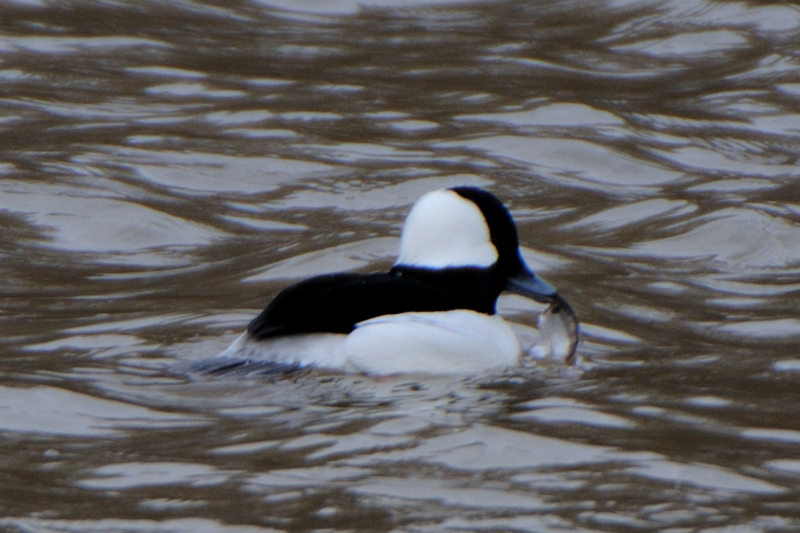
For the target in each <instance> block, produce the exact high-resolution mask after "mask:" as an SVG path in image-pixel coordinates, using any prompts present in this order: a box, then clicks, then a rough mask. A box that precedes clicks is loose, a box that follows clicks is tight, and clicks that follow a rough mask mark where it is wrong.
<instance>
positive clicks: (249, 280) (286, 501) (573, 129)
mask: <svg viewBox="0 0 800 533" xmlns="http://www.w3.org/2000/svg"><path fill="white" fill-rule="evenodd" d="M798 50H800V11H799V10H798V9H796V8H795V7H793V6H792V5H790V4H789V3H781V2H774V3H770V2H745V1H730V2H714V1H708V0H673V1H647V0H642V1H631V0H616V1H614V0H609V1H600V2H582V1H580V2H579V1H569V0H558V1H548V0H540V1H531V2H521V1H498V2H480V1H476V2H463V3H462V2H457V1H439V2H435V1H431V2H426V1H424V0H422V1H419V2H401V1H400V0H396V1H393V0H385V1H384V0H375V1H372V0H365V1H364V2H356V1H355V0H331V1H325V2H322V1H320V2H316V1H311V0H300V1H297V2H293V1H291V0H250V1H235V2H218V3H216V4H214V3H209V2H202V1H197V2H192V1H188V0H187V1H178V0H175V1H168V2H162V1H150V2H148V1H130V2H125V1H122V2H112V1H108V2H105V1H96V2H90V1H86V2H80V1H72V2H56V1H53V2H49V1H47V0H13V1H10V2H5V3H3V4H2V5H0V222H1V223H2V227H3V232H2V239H0V246H1V248H0V273H1V274H2V275H1V276H0V293H2V308H1V309H0V331H1V332H2V336H1V337H0V350H1V353H2V358H0V372H1V373H0V376H2V378H1V381H0V465H1V466H0V516H1V517H2V518H0V529H2V530H4V531H11V532H48V533H50V532H98V533H110V532H119V531H125V532H169V533H173V532H176V533H183V532H197V531H202V532H222V531H224V532H236V533H240V532H241V533H244V532H247V533H256V532H269V531H307V530H316V531H398V532H399V531H408V532H425V531H431V532H441V531H530V532H537V533H542V532H543V533H550V532H565V531H570V532H571V531H577V532H595V531H621V532H628V531H664V532H668V533H693V532H702V533H751V532H784V531H786V532H791V531H798V530H800V419H798V415H797V413H798V406H799V405H800V387H798V383H799V382H800V354H798V352H797V348H796V347H797V346H798V343H799V342H800V319H799V318H798V317H797V312H798V304H797V301H798V300H797V294H798V291H800V188H799V187H798V185H797V183H796V180H797V179H798V178H800V170H799V169H800V167H798V165H797V159H798V156H799V155H800V111H798V109H800V52H798ZM458 184H468V185H479V186H483V187H486V188H488V189H490V190H492V191H493V192H495V193H496V194H497V195H498V196H500V197H501V198H503V199H504V200H505V201H506V202H507V203H508V204H509V206H510V207H511V209H512V212H513V214H514V216H515V218H516V219H517V221H518V223H519V226H520V234H521V240H522V243H523V245H524V247H525V248H524V252H525V255H526V258H527V259H528V261H529V263H531V264H532V265H534V266H535V267H536V268H537V270H538V271H539V272H540V273H542V274H543V275H544V276H545V277H546V278H547V279H548V280H550V281H551V282H553V283H554V284H555V285H556V286H558V287H559V289H560V290H561V292H562V294H564V296H565V297H566V298H567V299H568V300H569V301H570V302H571V303H572V305H573V306H574V307H575V309H576V310H577V312H578V314H579V315H580V317H581V319H582V322H583V331H584V339H583V342H582V344H581V346H580V355H581V359H582V361H581V363H580V365H578V366H577V367H575V368H564V367H560V366H558V365H554V364H549V365H541V364H540V365H536V364H526V365H525V367H524V368H521V369H519V370H518V371H515V372H510V373H508V374H506V375H502V376H476V377H475V378H471V379H466V380H459V379H448V378H437V379H420V378H413V379H411V378H393V379H384V380H380V381H375V380H371V379H368V378H362V377H359V376H341V375H324V374H320V373H315V372H308V373H305V374H301V375H296V376H294V377H292V379H284V380H276V379H267V378H266V377H250V378H236V377H217V378H213V379H210V378H209V379H207V378H202V377H197V376H193V375H190V374H186V373H183V372H181V371H180V370H179V369H180V368H181V365H185V364H187V362H190V361H193V360H197V359H202V358H205V357H209V356H211V355H213V354H215V353H217V352H218V351H220V350H221V349H223V348H224V347H225V346H226V345H227V344H228V343H229V342H230V341H231V340H232V339H233V338H234V337H235V335H236V334H237V333H238V332H239V331H241V330H242V328H243V327H244V326H245V324H246V323H247V321H248V320H249V319H250V318H251V317H252V316H253V315H254V314H255V313H256V312H257V311H258V310H259V309H260V308H261V307H262V306H263V305H264V304H265V303H266V302H267V301H268V300H269V298H271V297H272V296H273V295H274V294H276V292H277V291H278V290H279V289H280V288H281V287H284V286H286V285H287V284H289V283H291V282H292V281H295V280H297V279H301V278H303V277H306V276H309V275H313V274H317V273H322V272H330V271H338V270H354V271H364V272H365V271H370V270H378V269H384V268H386V267H387V266H389V265H390V264H391V263H392V261H393V257H394V253H395V248H396V246H397V243H398V240H397V236H398V234H399V228H400V224H401V223H402V220H403V218H404V216H405V214H406V213H407V211H408V209H409V207H410V205H411V204H412V203H413V202H414V200H415V199H417V198H418V197H419V196H420V195H422V194H423V193H424V192H427V191H428V190H431V189H434V188H439V187H447V186H453V185H458ZM500 308H501V311H502V312H503V314H505V315H507V316H509V317H510V318H512V319H514V320H517V321H518V322H520V323H523V324H528V325H532V324H534V323H535V315H536V313H537V312H538V309H537V308H536V307H534V306H533V305H531V304H529V303H528V302H526V301H524V300H522V299H518V298H516V299H515V298H512V297H503V298H502V299H501V305H500Z"/></svg>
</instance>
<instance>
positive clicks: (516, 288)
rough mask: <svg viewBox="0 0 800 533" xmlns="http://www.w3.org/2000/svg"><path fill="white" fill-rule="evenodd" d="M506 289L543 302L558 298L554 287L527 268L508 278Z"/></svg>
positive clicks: (550, 301)
mask: <svg viewBox="0 0 800 533" xmlns="http://www.w3.org/2000/svg"><path fill="white" fill-rule="evenodd" d="M506 290H507V291H509V292H513V293H514V294H519V295H520V296H525V297H526V298H531V299H533V300H536V301H537V302H541V303H543V304H549V303H552V302H553V301H554V300H555V299H556V298H559V296H558V291H557V290H556V288H555V287H553V286H552V285H550V284H549V283H547V282H546V281H545V280H543V279H542V278H540V277H539V276H537V275H536V274H534V273H533V272H531V271H530V270H528V269H523V270H521V271H520V272H519V273H517V274H515V275H514V276H511V277H510V278H508V282H507V283H506Z"/></svg>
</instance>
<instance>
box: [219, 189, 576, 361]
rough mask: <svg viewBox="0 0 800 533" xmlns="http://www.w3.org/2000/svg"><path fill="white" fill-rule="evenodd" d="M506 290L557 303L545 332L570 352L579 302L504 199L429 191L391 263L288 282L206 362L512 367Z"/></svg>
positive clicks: (517, 352) (545, 318) (476, 192)
mask: <svg viewBox="0 0 800 533" xmlns="http://www.w3.org/2000/svg"><path fill="white" fill-rule="evenodd" d="M504 291H508V292H510V293H514V294H517V295H520V296H523V297H525V298H529V299H532V300H535V301H536V302H540V303H544V304H549V305H550V307H548V310H547V311H546V312H545V313H543V314H542V316H541V317H540V321H539V323H540V329H542V330H543V332H545V333H547V331H553V330H555V333H554V334H552V335H551V337H552V339H550V340H551V341H553V342H551V343H550V344H552V345H553V346H556V347H557V349H558V350H560V351H561V352H563V353H560V355H559V357H561V358H562V359H564V360H569V359H570V358H571V357H572V356H573V354H574V351H575V346H576V344H577V337H578V331H577V329H578V325H577V319H576V318H575V314H574V311H573V310H572V308H571V307H570V306H569V304H568V303H567V302H566V300H564V299H563V298H562V297H561V296H560V295H559V293H558V291H557V290H556V288H555V287H554V286H553V285H551V284H550V283H548V282H547V281H545V280H544V279H542V278H541V277H540V276H538V275H537V274H536V273H534V271H533V270H532V269H531V268H529V267H528V265H526V263H525V261H524V260H523V258H522V254H521V253H520V249H519V238H518V232H517V227H516V224H515V222H514V220H513V218H512V216H511V214H510V212H509V210H508V209H507V208H506V206H505V205H504V204H503V203H502V202H501V201H500V200H499V199H498V198H497V197H496V196H495V195H494V194H492V193H490V192H489V191H487V190H485V189H482V188H478V187H471V186H460V187H452V188H448V189H439V190H434V191H431V192H428V193H427V194H425V195H423V196H422V197H421V198H420V199H419V200H417V202H416V203H415V204H414V205H413V207H412V208H411V211H410V212H409V214H408V216H407V218H406V219H405V222H404V224H403V227H402V232H401V237H400V250H399V254H398V257H397V261H396V262H395V263H394V265H393V266H392V267H391V269H390V270H389V271H388V272H380V273H352V272H345V273H334V274H324V275H318V276H314V277H311V278H309V279H306V280H304V281H300V282H298V283H296V284H294V285H291V286H289V287H286V288H285V289H283V290H281V291H280V292H279V293H278V294H277V295H276V296H275V297H274V298H273V299H272V300H271V301H270V302H269V303H268V304H267V306H266V307H265V308H264V310H263V311H261V313H260V314H258V316H256V317H255V318H254V319H253V320H252V321H251V322H250V323H249V324H248V326H247V329H246V330H245V331H244V332H243V333H242V334H241V335H240V336H239V337H238V338H236V339H235V340H234V341H233V343H232V344H231V345H230V346H229V347H228V348H227V349H226V350H225V351H223V352H222V353H220V354H218V355H217V356H216V357H214V358H213V360H212V364H211V365H210V366H209V365H206V368H213V369H215V370H224V369H234V368H235V369H242V368H245V369H246V368H249V367H253V368H256V367H257V368H271V369H273V370H277V371H285V370H289V369H298V368H316V369H320V370H323V371H335V372H347V373H360V374H365V375H372V376H391V375H397V374H434V375H442V374H461V375H463V374H469V375H474V374H477V373H485V372H490V371H496V370H502V369H505V368H509V367H514V366H516V365H519V363H520V359H521V357H522V354H523V349H522V348H521V346H520V341H519V339H518V338H517V336H516V334H515V333H514V330H513V329H512V327H511V326H510V324H509V323H508V322H507V321H506V320H504V319H503V318H502V317H501V316H499V315H498V314H497V312H496V307H497V299H498V297H499V296H500V294H501V293H503V292H504ZM553 316H559V317H560V320H553V319H552V317H553ZM553 324H556V326H553ZM542 325H544V326H545V327H542ZM550 344H548V346H549V345H550Z"/></svg>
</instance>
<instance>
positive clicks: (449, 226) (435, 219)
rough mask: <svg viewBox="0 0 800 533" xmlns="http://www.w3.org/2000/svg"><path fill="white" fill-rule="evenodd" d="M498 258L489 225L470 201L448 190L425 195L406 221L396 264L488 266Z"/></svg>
mask: <svg viewBox="0 0 800 533" xmlns="http://www.w3.org/2000/svg"><path fill="white" fill-rule="evenodd" d="M497 258H498V254H497V249H496V248H495V247H494V244H492V239H491V236H490V233H489V226H488V224H487V223H486V219H485V218H484V216H483V213H482V212H481V210H480V209H479V208H478V206H477V205H475V204H474V203H473V202H472V201H470V200H468V199H466V198H464V197H462V196H460V195H459V194H458V193H456V192H454V191H451V190H439V191H433V192H429V193H428V194H426V195H425V196H423V197H422V198H420V199H419V200H418V201H417V203H416V204H414V207H412V208H411V212H410V213H409V214H408V217H407V218H406V222H405V224H404V225H403V234H402V237H401V238H400V256H399V257H398V258H397V263H396V264H397V265H405V266H414V267H423V268H425V267H427V268H448V267H488V266H491V265H493V264H494V263H495V262H496V261H497Z"/></svg>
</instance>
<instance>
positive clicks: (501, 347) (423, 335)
mask: <svg viewBox="0 0 800 533" xmlns="http://www.w3.org/2000/svg"><path fill="white" fill-rule="evenodd" d="M344 353H345V355H346V357H347V361H348V363H349V365H350V366H352V367H354V368H355V369H356V370H358V371H360V372H363V373H366V374H376V375H388V374H408V373H420V374H477V373H480V372H485V371H487V370H492V369H498V368H506V367H510V366H514V365H516V364H517V362H518V361H519V356H520V346H519V341H518V340H517V337H516V335H515V334H514V332H513V331H512V329H511V327H510V326H509V325H508V323H506V322H505V321H504V320H503V319H502V318H500V317H499V316H489V315H485V314H483V313H476V312H474V311H466V310H455V311H446V312H433V313H402V314H397V315H386V316H380V317H377V318H373V319H370V320H366V321H364V322H361V323H359V324H358V325H357V327H356V329H355V330H354V331H353V332H352V333H350V334H349V335H348V336H347V339H346V341H345V343H344Z"/></svg>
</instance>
